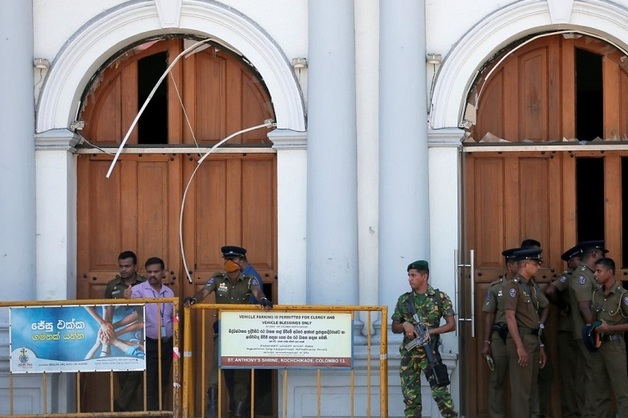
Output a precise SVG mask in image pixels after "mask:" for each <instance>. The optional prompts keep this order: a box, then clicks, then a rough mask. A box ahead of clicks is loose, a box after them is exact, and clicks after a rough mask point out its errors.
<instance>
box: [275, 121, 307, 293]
mask: <svg viewBox="0 0 628 418" xmlns="http://www.w3.org/2000/svg"><path fill="white" fill-rule="evenodd" d="M268 138H270V140H271V141H273V148H275V149H276V150H277V221H278V225H277V241H278V242H277V253H278V254H277V258H278V261H279V265H278V267H277V285H278V286H279V289H278V293H279V303H280V304H282V305H305V304H306V300H307V299H306V291H305V289H306V280H305V277H306V272H305V257H306V245H305V237H306V235H307V233H306V207H307V203H306V189H305V187H301V185H304V184H306V181H307V152H306V133H305V132H295V131H291V130H288V129H276V130H274V131H272V132H270V133H269V134H268Z"/></svg>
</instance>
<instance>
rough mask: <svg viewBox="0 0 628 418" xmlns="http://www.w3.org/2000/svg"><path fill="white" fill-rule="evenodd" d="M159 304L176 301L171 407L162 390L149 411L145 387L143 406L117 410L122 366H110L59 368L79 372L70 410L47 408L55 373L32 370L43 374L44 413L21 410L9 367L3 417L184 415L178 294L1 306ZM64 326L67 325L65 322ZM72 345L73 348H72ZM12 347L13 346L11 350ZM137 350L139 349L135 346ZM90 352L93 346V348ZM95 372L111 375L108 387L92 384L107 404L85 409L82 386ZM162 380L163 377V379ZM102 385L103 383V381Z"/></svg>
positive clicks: (3, 305) (140, 347)
mask: <svg viewBox="0 0 628 418" xmlns="http://www.w3.org/2000/svg"><path fill="white" fill-rule="evenodd" d="M150 303H152V304H157V309H158V311H159V310H160V307H161V305H162V304H166V303H172V304H173V312H174V318H173V321H172V332H173V336H172V342H173V361H172V382H173V383H172V385H171V389H172V391H171V404H172V407H171V408H170V407H169V406H168V405H167V399H162V395H161V394H162V391H161V390H159V405H160V408H159V410H156V411H148V410H147V403H146V391H145V390H144V391H143V393H144V395H143V408H142V409H143V410H141V411H132V412H120V411H115V410H114V394H115V391H114V373H115V372H122V371H119V370H116V371H115V372H114V370H110V371H107V372H102V371H101V372H90V371H76V372H75V371H72V372H59V373H64V374H75V375H76V381H75V384H76V393H75V398H74V400H73V401H72V396H71V394H67V398H68V405H75V408H74V410H68V409H69V408H66V410H64V411H49V410H48V406H49V404H50V403H51V402H50V399H49V397H51V396H53V397H54V396H58V395H59V394H52V395H51V392H53V391H54V390H55V388H52V389H51V388H50V387H49V386H50V384H49V382H48V381H49V378H50V375H51V374H52V373H50V372H39V373H38V372H37V371H33V372H30V374H31V375H33V374H41V376H42V383H41V394H42V399H41V402H42V405H41V411H42V412H41V413H37V414H25V413H21V412H20V411H16V405H15V402H14V401H15V398H16V397H17V396H20V394H19V389H16V388H15V379H16V376H17V374H16V373H13V372H11V371H9V373H8V392H9V405H8V408H6V409H8V414H2V415H0V417H12V418H15V417H33V416H49V417H55V416H59V417H138V416H162V417H163V416H174V417H180V416H181V410H182V407H181V382H182V380H183V379H182V376H181V365H180V358H179V353H180V344H179V341H180V329H179V313H178V312H179V304H180V302H179V298H160V299H124V300H121V299H89V300H61V301H28V302H27V301H17V302H0V309H11V308H25V307H32V308H41V307H76V306H79V307H85V308H86V309H88V308H91V307H95V306H101V305H105V306H113V307H117V306H127V307H130V306H137V305H145V304H150ZM72 321H74V318H72ZM157 321H158V324H157V326H158V329H161V324H160V322H161V318H159V316H158V318H157ZM10 326H13V325H12V324H10ZM64 326H65V325H64ZM124 326H126V324H124ZM67 335H68V334H67V333H64V339H66V340H71V339H72V338H78V335H79V333H78V332H74V335H70V337H71V338H65V337H66V336H67ZM58 337H59V338H61V332H59V336H58ZM135 344H137V348H138V350H140V351H143V349H144V347H143V345H141V344H140V343H135ZM161 344H162V339H161V338H159V339H158V353H159V354H158V355H159V357H160V358H159V360H161ZM96 345H97V344H94V348H93V350H96V349H97V348H96ZM68 347H71V345H68ZM69 349H71V348H69ZM9 351H10V350H9ZM135 351H136V352H137V350H135ZM90 353H91V350H90ZM92 354H93V353H92ZM2 357H5V354H4V353H0V358H2ZM6 358H10V354H9V355H6ZM158 365H159V366H158V376H161V373H162V370H161V361H158ZM79 368H80V365H79ZM93 374H100V375H103V374H104V375H108V383H105V386H106V387H105V388H103V387H98V388H92V389H91V390H94V391H96V396H100V397H101V396H106V397H108V407H107V408H105V410H102V411H85V410H83V406H82V405H81V400H82V391H81V389H82V387H83V380H85V379H86V378H87V377H88V376H89V375H93ZM20 375H23V373H20ZM160 381H161V380H160ZM146 383H147V382H146V370H144V372H143V387H144V388H146ZM101 386H102V385H101ZM141 386H142V385H141ZM141 386H140V388H139V390H140V391H141V390H142V389H141ZM160 389H161V388H160ZM98 390H100V391H101V392H98ZM103 390H106V391H107V393H103V392H102V391H103ZM32 409H35V410H36V409H37V408H35V407H34V408H32Z"/></svg>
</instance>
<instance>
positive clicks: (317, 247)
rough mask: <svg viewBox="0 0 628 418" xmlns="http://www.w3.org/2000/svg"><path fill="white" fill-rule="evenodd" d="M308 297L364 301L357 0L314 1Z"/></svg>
mask: <svg viewBox="0 0 628 418" xmlns="http://www.w3.org/2000/svg"><path fill="white" fill-rule="evenodd" d="M308 18H309V21H308V24H309V31H308V37H309V43H308V50H309V57H308V64H309V67H308V98H309V99H308V151H307V264H306V269H307V303H309V304H331V305H334V304H338V305H353V304H357V302H358V240H357V174H356V173H357V172H356V165H357V163H356V159H357V158H356V110H355V109H356V104H355V45H354V42H355V39H354V38H355V35H354V25H353V19H354V16H353V1H352V0H316V1H310V2H309V4H308Z"/></svg>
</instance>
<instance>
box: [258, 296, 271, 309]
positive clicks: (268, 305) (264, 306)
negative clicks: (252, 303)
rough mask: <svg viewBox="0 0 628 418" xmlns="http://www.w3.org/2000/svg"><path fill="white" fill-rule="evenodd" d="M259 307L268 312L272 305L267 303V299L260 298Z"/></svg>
mask: <svg viewBox="0 0 628 418" xmlns="http://www.w3.org/2000/svg"><path fill="white" fill-rule="evenodd" d="M260 305H262V307H263V308H264V310H265V311H266V312H268V311H270V310H271V309H273V303H272V302H271V301H269V300H268V299H267V298H265V297H264V298H262V300H260Z"/></svg>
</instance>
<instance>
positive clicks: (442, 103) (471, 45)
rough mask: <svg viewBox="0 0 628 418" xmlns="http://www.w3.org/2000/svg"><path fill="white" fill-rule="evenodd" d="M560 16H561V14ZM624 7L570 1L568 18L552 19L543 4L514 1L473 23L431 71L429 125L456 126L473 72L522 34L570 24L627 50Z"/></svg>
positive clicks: (598, 1)
mask: <svg viewBox="0 0 628 418" xmlns="http://www.w3.org/2000/svg"><path fill="white" fill-rule="evenodd" d="M563 17H564V16H563ZM627 19H628V10H627V9H626V8H625V7H622V6H619V5H617V4H615V3H611V2H608V1H601V0H590V1H587V2H583V1H575V2H574V3H573V9H572V10H571V15H570V18H569V21H568V22H565V23H563V24H560V25H558V24H554V23H553V22H555V19H552V16H551V13H550V9H549V6H548V3H547V2H546V1H538V0H524V1H518V2H514V3H512V4H510V5H508V6H506V7H504V8H502V9H500V10H497V11H496V12H495V13H493V14H490V15H488V16H486V18H484V19H483V20H481V21H480V22H478V23H477V24H476V25H475V26H474V27H473V28H472V29H471V30H470V31H469V32H467V33H466V34H465V35H464V36H463V37H462V38H461V39H460V41H459V42H458V43H457V44H456V45H455V46H454V47H453V48H452V50H451V52H450V53H449V54H448V55H447V56H446V57H445V59H444V60H443V63H442V65H441V68H440V71H439V73H438V74H437V79H436V84H435V86H434V94H433V96H432V106H431V107H432V112H431V115H430V126H431V127H432V128H433V129H441V128H455V127H459V126H460V123H461V121H462V114H463V111H464V108H465V102H466V96H467V90H468V88H469V87H470V85H471V83H472V82H473V81H474V79H475V76H476V74H477V71H478V69H479V68H481V66H482V65H483V63H484V62H485V61H486V60H487V59H488V58H489V57H491V56H492V55H493V54H494V53H495V52H496V51H498V50H499V49H501V48H503V47H505V46H506V45H508V44H509V43H511V42H513V41H514V40H516V39H519V38H521V37H523V36H526V35H529V34H533V33H539V32H543V31H548V30H566V29H574V30H576V31H578V32H581V33H586V34H590V35H592V36H596V37H598V38H601V39H605V40H608V41H609V42H611V43H613V44H615V45H616V46H618V47H620V48H622V49H624V50H626V49H628V44H627V43H626V40H628V25H626V20H627Z"/></svg>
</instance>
